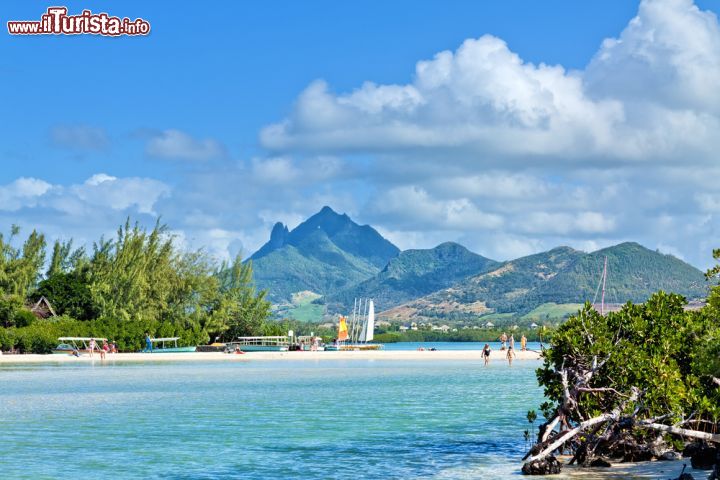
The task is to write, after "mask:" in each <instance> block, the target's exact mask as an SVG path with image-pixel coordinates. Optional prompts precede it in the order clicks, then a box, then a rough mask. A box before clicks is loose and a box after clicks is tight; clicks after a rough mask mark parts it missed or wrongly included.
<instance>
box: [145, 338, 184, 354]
mask: <svg viewBox="0 0 720 480" xmlns="http://www.w3.org/2000/svg"><path fill="white" fill-rule="evenodd" d="M178 340H180V337H164V338H151V339H150V342H152V345H153V348H152V350H150V351H147V350H146V352H147V353H187V352H194V351H195V349H196V348H197V347H196V346H189V347H178V344H177V341H178Z"/></svg>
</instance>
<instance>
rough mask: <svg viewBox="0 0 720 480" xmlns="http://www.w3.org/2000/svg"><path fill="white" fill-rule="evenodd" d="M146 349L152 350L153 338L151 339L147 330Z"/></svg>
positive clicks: (147, 350)
mask: <svg viewBox="0 0 720 480" xmlns="http://www.w3.org/2000/svg"><path fill="white" fill-rule="evenodd" d="M145 351H146V352H152V340H150V334H149V333H148V332H145Z"/></svg>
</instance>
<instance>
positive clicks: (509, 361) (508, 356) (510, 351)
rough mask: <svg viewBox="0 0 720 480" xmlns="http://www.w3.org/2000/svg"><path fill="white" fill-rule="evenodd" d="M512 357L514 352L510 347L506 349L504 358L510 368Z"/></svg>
mask: <svg viewBox="0 0 720 480" xmlns="http://www.w3.org/2000/svg"><path fill="white" fill-rule="evenodd" d="M513 355H515V352H513V348H512V347H510V348H508V351H507V355H506V357H507V361H508V365H510V366H512V359H513Z"/></svg>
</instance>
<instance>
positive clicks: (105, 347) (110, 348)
mask: <svg viewBox="0 0 720 480" xmlns="http://www.w3.org/2000/svg"><path fill="white" fill-rule="evenodd" d="M95 350H97V351H98V352H100V360H104V359H105V354H107V353H117V351H118V350H117V344H116V343H115V341H112V342H108V341H107V340H106V339H104V338H103V341H102V345H99V344H98V343H97V341H96V340H95V339H94V338H91V339H90V342H88V353H89V354H90V357H91V358H92V356H93V354H94V353H95ZM72 354H73V355H75V356H76V357H79V356H80V352H79V351H78V349H77V348H74V349H73V352H72Z"/></svg>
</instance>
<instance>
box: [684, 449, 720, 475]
mask: <svg viewBox="0 0 720 480" xmlns="http://www.w3.org/2000/svg"><path fill="white" fill-rule="evenodd" d="M717 458H718V449H717V447H710V446H707V445H704V446H702V447H700V448H698V449H697V450H696V451H695V453H693V455H692V456H691V457H690V464H691V465H692V467H693V468H695V469H697V470H712V469H713V468H715V466H716V463H717Z"/></svg>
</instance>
